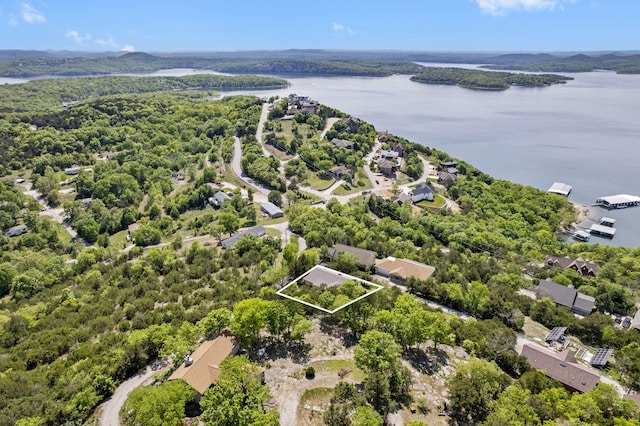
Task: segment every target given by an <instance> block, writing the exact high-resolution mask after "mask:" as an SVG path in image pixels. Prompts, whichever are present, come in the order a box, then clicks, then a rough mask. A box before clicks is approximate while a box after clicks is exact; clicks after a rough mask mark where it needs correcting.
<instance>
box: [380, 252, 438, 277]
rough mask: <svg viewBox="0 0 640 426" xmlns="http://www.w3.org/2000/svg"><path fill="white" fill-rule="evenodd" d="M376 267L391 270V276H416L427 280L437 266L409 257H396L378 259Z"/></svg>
mask: <svg viewBox="0 0 640 426" xmlns="http://www.w3.org/2000/svg"><path fill="white" fill-rule="evenodd" d="M376 267H377V268H378V269H384V270H387V271H389V275H390V276H396V277H399V278H402V279H407V278H409V277H415V278H418V279H420V280H426V279H427V278H429V277H430V276H432V275H433V273H434V272H435V271H436V268H434V267H433V266H429V265H425V264H424V263H420V262H415V261H413V260H409V259H396V258H395V257H387V258H386V259H380V260H378V261H377V262H376Z"/></svg>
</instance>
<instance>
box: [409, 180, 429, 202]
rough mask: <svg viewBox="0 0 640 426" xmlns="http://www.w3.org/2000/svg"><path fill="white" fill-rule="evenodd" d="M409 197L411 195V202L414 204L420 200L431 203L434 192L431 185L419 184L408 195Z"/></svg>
mask: <svg viewBox="0 0 640 426" xmlns="http://www.w3.org/2000/svg"><path fill="white" fill-rule="evenodd" d="M409 195H411V201H413V202H414V203H417V202H419V201H422V200H429V201H433V196H434V190H433V187H432V186H431V185H429V184H426V183H424V182H421V183H419V184H418V185H417V186H416V187H415V188H414V189H413V190H412V191H411V192H410V193H409Z"/></svg>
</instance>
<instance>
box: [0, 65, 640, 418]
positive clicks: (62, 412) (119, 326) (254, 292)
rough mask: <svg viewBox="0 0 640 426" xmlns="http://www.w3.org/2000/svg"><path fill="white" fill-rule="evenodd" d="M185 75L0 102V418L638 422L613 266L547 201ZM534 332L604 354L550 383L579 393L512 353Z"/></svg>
mask: <svg viewBox="0 0 640 426" xmlns="http://www.w3.org/2000/svg"><path fill="white" fill-rule="evenodd" d="M201 78H203V77H198V76H194V77H193V80H186V81H187V82H190V83H185V80H177V81H175V80H171V79H169V80H167V81H164V80H160V81H163V83H162V84H160V83H158V85H157V86H156V85H155V84H156V83H153V82H151V81H150V80H148V79H126V78H125V79H121V78H120V77H118V78H115V79H114V78H104V79H102V78H100V80H97V79H87V78H81V79H75V78H69V79H62V80H56V81H55V84H51V83H50V82H44V81H43V82H33V83H29V84H24V85H11V86H8V87H3V88H2V90H3V92H2V95H3V98H4V96H8V97H10V99H12V102H16V105H19V106H20V107H21V108H24V110H11V109H10V107H9V106H8V105H9V104H8V103H5V104H4V105H5V111H4V112H3V113H2V114H0V152H1V153H2V155H1V156H0V177H1V179H0V207H1V208H0V229H2V231H3V232H2V235H0V425H5V424H6V425H9V424H11V425H14V424H15V425H17V426H44V425H47V426H48V425H84V424H87V425H96V424H98V423H99V421H100V420H104V421H105V422H107V423H112V424H113V423H116V424H117V423H118V422H121V423H122V424H123V425H125V426H134V425H140V424H153V425H156V424H158V425H184V424H196V423H202V424H204V425H207V426H209V425H212V426H213V425H215V426H237V425H262V426H277V425H279V424H312V425H314V426H321V425H329V426H333V425H344V426H361V425H381V424H383V423H384V422H385V421H386V420H387V419H389V417H390V416H395V417H396V418H401V419H402V421H403V422H404V423H405V424H410V425H412V426H423V425H425V424H427V423H428V424H430V425H447V424H472V423H473V424H479V425H484V426H491V425H518V424H522V423H523V422H525V423H526V424H530V425H541V424H567V425H585V424H594V425H603V426H619V425H630V426H637V425H638V424H640V412H639V410H638V407H637V405H636V404H635V402H633V401H631V400H628V399H623V396H622V393H624V392H634V393H637V392H640V356H639V354H640V333H639V332H638V330H635V329H633V328H632V327H628V326H627V327H625V326H623V325H622V324H620V322H621V321H620V320H621V319H622V318H623V317H624V318H627V317H630V316H632V315H633V314H634V312H635V310H636V307H635V301H636V300H637V298H638V296H639V292H640V250H639V249H637V248H636V249H630V248H624V247H609V246H604V245H597V244H593V245H590V244H586V243H576V244H569V243H567V241H566V239H565V238H563V235H561V234H559V229H561V228H565V227H567V226H569V224H571V223H572V222H574V221H575V220H576V211H575V210H574V207H573V206H572V204H571V203H570V202H569V201H568V200H567V199H566V197H562V196H559V195H556V194H550V193H547V192H544V191H540V190H538V189H536V188H532V187H527V186H523V185H519V184H516V183H512V182H508V181H504V180H499V179H494V178H493V177H491V176H490V175H488V174H486V173H483V172H482V171H481V170H478V169H477V168H475V167H473V165H471V164H468V163H466V162H465V161H463V160H461V159H455V158H452V157H451V156H450V155H448V154H447V153H446V152H443V151H440V150H438V149H435V148H433V147H428V146H425V145H421V144H417V143H412V142H411V141H409V140H406V139H405V138H403V137H401V136H399V135H392V134H390V133H387V132H381V131H378V130H377V129H376V128H375V123H368V122H366V121H364V120H362V119H359V118H357V117H353V116H350V115H349V114H348V112H343V111H339V110H337V109H335V108H332V107H331V106H327V105H322V104H320V103H318V102H316V101H314V100H313V99H309V98H308V97H306V96H304V94H299V95H290V96H288V97H285V98H280V97H275V96H274V97H271V98H269V99H261V98H259V97H256V96H228V97H223V98H215V99H213V97H212V96H210V91H209V90H198V89H196V87H200V88H201V87H202V86H203V85H204V84H205V83H204V82H203V81H201ZM155 79H156V78H154V80H155ZM277 81H278V80H276V82H277ZM264 82H265V84H266V85H267V86H268V85H269V84H271V83H273V82H274V81H273V80H265V81H264ZM211 84H213V83H211ZM278 84H279V83H278ZM39 85H41V86H39ZM96 85H98V86H96ZM102 85H104V86H102ZM184 85H186V86H188V87H189V90H182V89H184V88H185V87H183V86H184ZM111 86H113V87H114V88H113V89H109V87H111ZM176 86H177V87H176ZM96 87H100V90H98V89H96ZM152 87H155V88H156V89H157V90H158V91H157V92H153V93H151V92H149V91H150V90H152V89H151V88H152ZM44 88H46V90H44ZM176 88H177V89H178V90H174V89H176ZM41 89H42V90H41ZM101 90H102V91H104V93H103V92H101ZM127 92H129V93H127ZM142 92H145V93H142ZM85 93H86V94H87V95H86V96H85V95H83V94H85ZM38 95H40V96H42V98H43V102H42V103H40V104H37V103H36V104H35V106H34V107H33V109H29V102H35V101H34V99H35V97H37V96H38ZM68 96H74V97H75V96H77V98H75V100H78V102H75V103H69V104H66V105H65V106H62V105H60V104H58V102H59V101H60V100H64V99H67V97H68ZM21 97H27V98H28V99H26V100H20V99H21ZM47 99H48V100H47ZM45 100H46V101H45ZM435 142H436V141H434V143H435ZM400 153H402V156H400ZM383 157H388V158H394V159H395V160H394V161H397V162H392V161H390V160H388V159H387V158H383ZM419 193H420V194H425V195H426V194H430V195H431V199H429V198H424V199H421V200H420V201H415V200H413V199H412V197H413V196H415V195H416V194H419ZM354 253H355V254H354ZM548 256H551V258H549V257H548ZM566 258H570V259H575V261H576V262H578V259H580V261H579V262H583V263H579V265H581V266H579V267H578V266H577V267H576V268H575V269H574V268H573V267H564V266H563V265H562V264H560V262H557V263H556V262H555V261H554V260H553V259H561V260H562V261H564V259H566ZM587 261H588V262H587ZM383 262H384V263H383ZM395 262H401V264H402V265H403V266H402V267H396V266H393V269H391V268H392V267H387V269H386V270H385V269H384V267H383V266H382V265H384V264H389V263H391V264H394V265H396V264H395ZM320 264H322V265H323V266H324V267H325V268H327V269H330V270H333V273H329V274H328V275H327V274H326V273H322V274H319V276H318V274H316V275H315V278H313V277H312V276H311V272H310V271H312V270H313V271H318V270H319V269H318V268H316V266H318V265H320ZM575 265H576V264H575V262H574V266H575ZM594 265H595V266H594ZM582 266H584V268H583V267H582ZM314 268H316V269H314ZM327 269H322V271H324V272H327ZM403 271H404V272H403ZM407 271H408V273H407ZM300 277H303V278H304V279H301V280H299V281H298V283H300V285H298V286H297V287H289V289H290V292H289V293H288V294H289V295H290V296H292V297H294V296H295V298H296V300H295V301H294V300H291V299H289V298H284V297H282V296H281V295H280V294H284V293H280V294H279V293H278V292H279V291H280V290H283V289H284V287H285V286H286V285H288V284H289V283H291V282H292V281H293V280H295V279H296V278H300ZM547 279H549V280H552V281H553V282H554V283H556V285H557V286H559V288H561V289H564V290H565V291H569V292H571V291H573V292H574V294H576V293H575V292H579V294H580V295H581V300H583V301H587V302H588V301H592V303H591V304H590V305H589V306H587V308H589V307H590V309H591V310H590V311H588V312H587V313H586V315H581V316H576V315H574V313H573V312H572V310H570V309H569V308H568V307H566V306H560V305H558V304H556V303H554V302H553V301H552V300H551V299H550V298H547V297H542V298H536V297H535V296H534V294H535V293H534V292H535V290H536V289H538V288H539V284H540V283H541V282H545V280H547ZM294 284H295V283H294ZM374 289H375V292H373V290H374ZM563 294H566V293H563ZM363 297H366V298H363ZM298 302H300V303H298ZM311 302H313V303H317V304H318V305H319V306H320V308H323V309H325V311H322V310H318V309H316V308H314V307H312V306H309V305H310V304H312V303H311ZM582 309H585V308H584V307H582ZM327 310H329V311H335V312H334V313H333V314H327V313H326V311H327ZM554 327H566V329H565V330H564V333H565V337H566V339H567V340H568V341H569V342H570V348H575V347H579V348H581V350H582V349H584V350H585V351H593V349H595V348H610V349H613V351H614V356H613V357H612V358H611V359H610V360H609V362H608V363H607V364H606V366H605V367H604V368H603V369H601V370H598V371H596V372H594V371H595V370H594V369H593V368H592V367H588V366H587V365H586V363H583V362H580V361H578V360H576V359H575V358H574V357H573V355H571V356H566V357H565V358H563V360H562V363H564V366H562V365H560V364H559V363H560V361H558V362H557V363H555V364H554V365H560V366H561V367H562V368H565V367H566V368H570V369H572V370H571V371H572V372H573V373H572V374H574V373H576V371H578V373H580V374H582V373H581V372H584V370H585V369H589V371H591V373H590V374H589V375H588V377H587V379H588V383H589V386H588V387H587V381H586V380H584V384H582V382H581V381H582V380H583V379H582V378H580V379H574V376H571V377H569V379H568V380H569V384H570V385H573V386H575V387H578V389H574V388H570V387H569V386H568V385H567V383H565V382H566V380H565V379H563V377H562V376H561V377H558V376H555V378H554V377H551V376H549V375H548V373H547V372H545V370H546V369H545V368H537V367H536V366H535V365H531V364H530V363H529V360H530V358H527V357H526V356H523V355H521V354H522V353H523V352H522V347H523V344H524V345H527V347H529V346H530V347H534V348H538V349H539V350H544V351H547V350H548V347H546V348H543V347H542V345H545V346H546V344H544V343H543V342H544V339H545V336H546V335H547V334H548V333H549V332H550V330H551V329H552V328H554ZM216 342H218V343H220V342H223V343H222V345H223V346H224V345H225V344H226V343H225V342H228V343H229V345H228V346H225V347H226V352H224V353H222V355H223V356H217V355H216V358H215V360H212V359H211V358H205V357H204V356H202V353H203V350H202V348H204V349H207V348H208V347H212V346H207V345H214V344H215V343H216ZM523 342H524V343H523ZM536 342H538V343H536ZM235 345H237V347H236V346H235ZM218 348H219V347H218ZM234 348H235V349H238V355H232V353H233V352H234V351H233V349H234ZM540 348H542V349H540ZM223 349H224V348H223ZM569 350H572V349H569ZM218 353H219V352H216V354H218ZM227 355H229V356H227ZM225 357H226V359H224V358H225ZM576 357H577V356H576ZM203 359H204V360H205V364H202V363H199V361H200V360H203ZM222 359H224V360H222ZM574 361H575V362H574ZM214 362H215V366H216V368H213V367H210V366H211V365H213V364H214ZM532 362H533V361H532ZM194 365H199V366H204V368H203V370H202V371H206V372H211V371H213V373H215V374H213V373H212V374H206V373H204V374H200V375H198V377H197V378H196V379H197V380H195V381H194V380H191V379H190V378H189V377H187V376H186V375H183V376H180V374H178V373H180V372H184V371H185V369H186V368H188V367H189V366H194ZM152 368H155V370H153V371H152V370H151V369H152ZM147 369H149V370H147ZM144 371H150V372H151V373H154V374H153V376H152V375H151V374H149V376H148V377H149V378H150V379H149V382H150V383H152V384H153V385H150V386H144V385H141V386H138V387H136V388H135V389H134V390H133V392H131V394H129V396H128V397H127V398H125V397H123V396H122V395H123V394H122V393H118V392H119V390H122V388H121V387H120V386H121V385H122V383H123V382H125V381H127V380H128V379H130V378H134V377H136V378H140V377H143V376H140V374H143V373H141V372H144ZM560 371H565V370H563V369H560ZM578 373H576V374H578ZM174 374H177V376H174ZM600 374H602V375H603V376H604V375H606V376H608V381H607V383H603V382H598V380H597V377H599V375H600ZM581 377H583V376H581ZM594 377H595V378H594ZM556 378H557V379H558V380H556ZM201 379H202V381H201ZM559 380H565V382H561V381H559ZM212 385H213V386H212ZM114 394H117V396H119V397H122V398H118V397H114ZM123 399H126V402H125V403H124V405H123V406H117V407H115V408H114V409H113V410H104V409H103V408H104V407H105V405H104V404H110V403H114V400H115V401H116V402H117V401H119V400H123ZM292 407H294V408H296V409H291V408H292ZM105 416H111V417H105Z"/></svg>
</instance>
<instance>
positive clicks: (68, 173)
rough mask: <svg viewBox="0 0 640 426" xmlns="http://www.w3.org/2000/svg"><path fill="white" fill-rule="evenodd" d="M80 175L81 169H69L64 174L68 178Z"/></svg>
mask: <svg viewBox="0 0 640 426" xmlns="http://www.w3.org/2000/svg"><path fill="white" fill-rule="evenodd" d="M78 173H80V167H67V168H66V169H64V174H65V175H68V176H71V175H77V174H78Z"/></svg>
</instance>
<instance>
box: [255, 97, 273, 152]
mask: <svg viewBox="0 0 640 426" xmlns="http://www.w3.org/2000/svg"><path fill="white" fill-rule="evenodd" d="M269 108H271V104H269V103H267V102H265V103H263V104H262V113H261V114H260V121H258V128H257V129H256V139H258V143H259V144H260V146H261V147H262V153H263V154H264V156H265V157H271V153H270V152H269V151H268V150H267V148H266V147H265V146H264V139H263V132H264V122H265V121H266V120H267V116H268V115H269Z"/></svg>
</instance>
